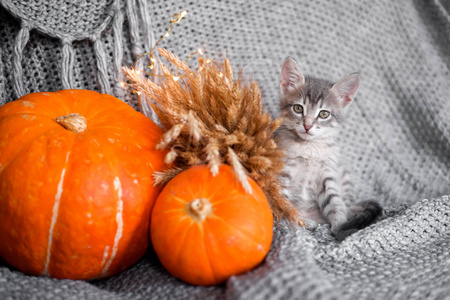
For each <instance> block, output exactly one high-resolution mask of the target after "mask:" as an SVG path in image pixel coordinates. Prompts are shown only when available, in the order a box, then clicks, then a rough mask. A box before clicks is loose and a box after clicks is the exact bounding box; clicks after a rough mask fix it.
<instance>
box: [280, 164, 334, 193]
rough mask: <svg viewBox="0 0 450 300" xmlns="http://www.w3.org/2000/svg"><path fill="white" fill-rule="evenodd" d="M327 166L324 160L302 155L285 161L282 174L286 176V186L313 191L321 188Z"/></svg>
mask: <svg viewBox="0 0 450 300" xmlns="http://www.w3.org/2000/svg"><path fill="white" fill-rule="evenodd" d="M325 168H326V163H325V162H324V161H323V160H319V159H311V158H309V159H305V158H301V157H297V158H295V159H289V160H287V161H286V162H285V167H284V170H283V172H282V176H283V177H285V186H289V187H290V188H291V189H292V188H294V189H297V190H298V189H302V190H305V192H308V193H312V192H313V191H315V190H317V189H319V188H320V186H321V183H322V181H323V176H324V175H323V174H324V169H325Z"/></svg>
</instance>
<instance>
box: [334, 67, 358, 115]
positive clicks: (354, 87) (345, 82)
mask: <svg viewBox="0 0 450 300" xmlns="http://www.w3.org/2000/svg"><path fill="white" fill-rule="evenodd" d="M358 87H359V75H358V73H353V74H350V75H348V76H347V77H345V78H343V79H341V80H339V81H338V82H337V83H335V84H334V85H333V87H332V88H331V90H333V91H335V93H336V94H337V95H338V97H339V98H340V99H341V100H342V106H343V107H348V105H349V104H351V103H352V101H353V99H354V98H355V96H356V92H357V91H358Z"/></svg>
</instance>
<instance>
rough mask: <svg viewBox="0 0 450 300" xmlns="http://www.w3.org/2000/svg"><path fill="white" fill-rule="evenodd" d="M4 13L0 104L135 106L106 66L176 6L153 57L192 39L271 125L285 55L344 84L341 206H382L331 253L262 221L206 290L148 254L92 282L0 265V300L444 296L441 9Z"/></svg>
mask: <svg viewBox="0 0 450 300" xmlns="http://www.w3.org/2000/svg"><path fill="white" fill-rule="evenodd" d="M20 2H23V1H7V0H0V4H2V5H3V7H0V104H4V103H6V102H8V101H12V100H15V99H17V97H18V94H19V92H21V91H22V92H25V93H29V92H35V91H55V90H59V89H62V88H64V87H66V86H69V87H74V88H87V89H93V90H97V91H110V92H111V93H113V94H115V95H116V96H120V97H121V98H122V99H124V100H126V101H127V102H128V103H130V104H131V105H133V106H135V105H136V99H135V98H134V97H133V96H132V95H131V93H130V92H129V91H125V92H121V91H120V90H119V89H118V88H117V87H118V86H117V83H118V80H119V76H121V75H119V74H117V73H116V72H115V70H117V68H118V65H127V64H131V63H132V62H133V59H134V58H135V57H136V56H137V55H139V54H140V53H142V51H144V49H145V50H150V48H149V47H151V44H152V42H153V41H152V39H151V32H153V33H154V34H155V36H157V37H159V36H160V35H162V34H164V33H165V31H166V29H167V27H168V25H169V23H170V22H169V18H170V16H171V15H173V14H174V13H178V12H181V11H182V10H184V9H186V10H188V15H187V16H186V18H184V19H183V20H182V21H181V22H180V23H178V24H176V25H175V26H174V27H173V29H172V31H171V36H170V38H169V39H165V40H164V42H163V43H162V46H164V47H166V48H168V49H170V50H171V51H173V52H174V53H175V54H177V55H178V56H179V57H181V58H184V57H187V55H188V54H189V53H191V52H193V51H195V49H197V48H198V47H199V46H201V43H202V42H205V43H206V46H207V47H208V50H209V51H210V53H212V54H213V55H219V54H223V53H228V56H229V57H230V58H231V60H232V62H233V65H234V67H235V68H238V67H242V68H243V69H244V71H245V73H247V74H251V76H253V77H254V78H255V79H256V80H257V81H258V82H259V84H260V87H261V88H262V90H263V97H264V101H265V103H266V106H267V109H268V111H270V112H271V113H273V114H274V115H276V114H277V113H278V104H277V101H278V91H279V89H278V84H279V76H280V68H281V64H282V62H283V60H284V58H285V57H286V56H292V57H293V58H295V59H296V60H297V62H298V63H299V64H300V66H301V68H302V70H303V72H304V73H306V74H310V75H315V76H319V77H323V78H327V79H330V80H333V81H337V80H339V79H340V78H342V77H343V76H345V75H347V74H349V73H352V72H359V74H360V75H361V78H362V81H361V86H360V89H359V92H358V96H357V99H356V102H355V103H354V104H353V105H352V107H351V108H350V109H349V114H348V121H347V123H346V124H345V128H344V130H343V131H342V154H343V155H342V160H343V162H344V164H345V165H346V167H347V168H348V169H350V170H352V172H353V174H354V176H353V177H354V180H355V183H356V186H357V196H358V197H357V198H358V199H368V198H374V199H377V200H379V201H380V202H381V203H382V204H383V206H384V207H386V210H385V213H384V216H383V218H382V220H380V221H379V222H378V223H376V224H374V225H372V226H371V227H369V228H366V229H365V230H362V231H360V232H358V233H356V234H354V235H352V236H350V237H349V238H347V239H346V240H344V241H343V242H342V243H337V242H335V241H334V239H333V238H332V237H331V236H330V231H329V226H321V227H319V228H318V229H317V230H316V231H314V232H310V231H306V230H304V229H301V228H298V229H297V230H295V229H290V228H288V227H287V226H285V224H284V223H283V222H281V223H279V224H276V226H275V229H274V233H275V235H274V241H273V244H272V247H271V251H270V252H269V254H268V256H267V258H266V260H265V261H264V263H263V264H262V265H261V266H259V267H258V268H256V269H255V270H254V271H252V272H250V273H247V274H245V275H242V276H236V277H232V278H231V279H230V280H229V281H228V282H227V283H226V284H225V285H223V286H219V287H209V288H204V287H193V286H190V285H187V284H184V283H182V282H180V281H178V280H176V279H174V278H172V277H171V276H170V275H169V274H168V273H167V272H166V271H165V270H164V268H163V267H162V266H161V265H160V264H159V262H158V260H157V258H156V256H155V254H154V253H152V252H151V251H150V252H149V253H148V255H147V256H146V257H145V258H143V259H142V260H141V261H140V262H139V263H138V264H137V265H136V266H134V267H132V268H130V269H129V270H127V271H125V272H123V273H121V274H119V275H117V276H114V277H112V278H109V279H105V280H101V281H97V282H83V281H71V280H55V279H49V278H38V277H31V276H26V275H23V274H22V273H20V272H18V271H17V270H15V269H14V268H12V267H9V266H7V265H6V264H5V263H2V262H0V299H46V298H49V299H55V298H56V299H57V298H61V299H149V298H151V299H169V298H173V299H205V298H207V299H214V298H218V299H221V298H227V299H289V298H296V299H345V298H348V299H406V298H407V299H425V298H427V299H444V298H448V297H450V296H449V295H450V247H449V246H450V228H449V224H450V216H449V215H450V202H449V197H448V195H450V186H449V182H450V172H449V166H450V117H449V111H450V84H449V82H450V72H449V68H450V52H449V50H448V49H450V4H449V2H448V1H438V0H434V1H407V0H405V1H390V0H364V1H359V0H351V1H325V0H312V1H311V0H302V1H245V0H242V1H237V0H228V1H189V2H187V3H186V2H185V1H148V2H146V1H144V0H123V1H54V2H55V3H58V5H57V9H56V8H55V7H53V6H52V5H49V4H48V3H49V2H51V1H37V0H35V1H30V2H32V3H35V4H36V5H34V6H33V9H29V7H27V6H26V5H19V4H20ZM71 3H75V4H73V5H72V4H71ZM42 11H45V13H43V12H42ZM133 12H136V13H133ZM138 12H142V13H138ZM83 15H86V16H89V17H81V16H83ZM121 20H124V23H123V26H121V24H122V23H121ZM145 24H146V25H147V26H144V25H145ZM30 29H32V30H31V31H30V34H29V37H28V38H27V32H29V30H30ZM146 45H147V46H146ZM22 48H23V53H21V51H20V50H21V49H22ZM18 82H21V84H18ZM121 93H122V94H121ZM446 195H447V196H446Z"/></svg>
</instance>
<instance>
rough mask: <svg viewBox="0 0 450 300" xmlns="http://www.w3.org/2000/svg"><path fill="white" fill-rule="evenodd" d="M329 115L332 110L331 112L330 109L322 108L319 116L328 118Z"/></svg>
mask: <svg viewBox="0 0 450 300" xmlns="http://www.w3.org/2000/svg"><path fill="white" fill-rule="evenodd" d="M329 116H330V112H329V111H326V110H321V111H320V112H319V117H320V118H321V119H326V118H328V117H329Z"/></svg>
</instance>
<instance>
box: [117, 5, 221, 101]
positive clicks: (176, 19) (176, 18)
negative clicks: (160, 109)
mask: <svg viewBox="0 0 450 300" xmlns="http://www.w3.org/2000/svg"><path fill="white" fill-rule="evenodd" d="M186 15H187V11H186V10H184V11H182V12H181V13H178V14H174V15H172V16H171V17H170V21H171V22H170V26H169V28H168V29H167V31H166V33H165V34H164V35H162V36H161V38H160V39H159V40H158V41H157V42H156V44H155V45H154V46H153V48H152V50H151V51H150V52H147V53H144V54H142V55H140V56H139V57H138V58H137V59H136V60H135V61H134V64H133V71H134V72H136V74H137V75H139V74H140V73H141V72H142V73H144V74H147V75H149V76H154V77H164V78H172V79H173V80H174V81H178V80H180V79H181V80H182V81H183V82H184V80H183V78H184V77H186V76H188V75H193V74H194V73H193V72H190V73H189V74H185V75H181V74H179V73H178V71H176V73H177V75H178V76H176V75H165V74H164V75H161V74H155V73H150V72H146V71H144V70H141V69H138V68H136V65H137V63H138V61H139V60H140V59H141V58H143V57H144V56H147V55H148V56H149V61H150V65H149V66H148V68H150V70H154V69H155V63H156V59H155V58H154V56H153V52H154V51H155V49H156V47H157V46H158V44H159V43H160V42H161V41H162V40H164V39H165V38H168V37H169V36H170V30H171V29H172V26H173V24H176V23H179V22H180V21H181V19H183V18H184V17H185V16H186ZM203 54H204V51H203V49H202V48H198V49H197V51H195V52H192V53H191V54H189V56H188V57H187V58H186V60H185V61H184V63H185V64H187V62H188V60H189V59H191V58H192V57H194V56H195V55H200V56H203ZM205 62H206V64H209V63H211V62H212V61H211V59H207V60H206V61H205ZM202 69H203V66H202V67H199V68H197V72H200V71H201V70H202ZM220 75H221V76H220V77H222V76H223V74H222V73H221V74H220ZM119 84H120V86H121V87H122V88H123V87H125V86H126V85H127V84H126V83H125V82H123V81H121V82H120V83H119ZM133 93H137V94H138V95H139V94H140V92H137V91H133Z"/></svg>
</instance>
